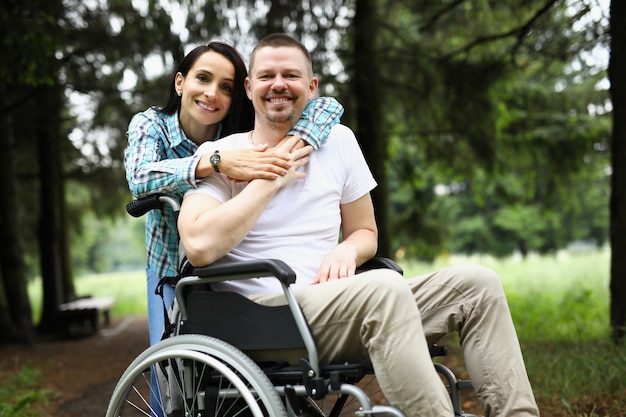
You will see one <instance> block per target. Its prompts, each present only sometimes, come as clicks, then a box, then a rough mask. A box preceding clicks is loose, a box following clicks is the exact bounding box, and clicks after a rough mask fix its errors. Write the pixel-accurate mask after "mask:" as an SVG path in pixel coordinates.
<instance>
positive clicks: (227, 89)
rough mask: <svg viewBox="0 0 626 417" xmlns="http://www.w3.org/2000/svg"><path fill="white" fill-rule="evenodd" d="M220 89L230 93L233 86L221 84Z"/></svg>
mask: <svg viewBox="0 0 626 417" xmlns="http://www.w3.org/2000/svg"><path fill="white" fill-rule="evenodd" d="M222 90H224V91H225V92H227V93H232V92H233V87H232V86H231V85H223V86H222Z"/></svg>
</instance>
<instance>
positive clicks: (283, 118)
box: [265, 107, 296, 125]
mask: <svg viewBox="0 0 626 417" xmlns="http://www.w3.org/2000/svg"><path fill="white" fill-rule="evenodd" d="M284 109H285V108H284V107H280V108H278V109H276V110H273V111H271V112H267V113H266V114H265V118H266V119H267V121H268V122H270V123H272V124H274V125H278V124H281V125H282V124H286V123H293V124H295V122H296V115H295V112H294V111H293V109H292V110H291V111H284Z"/></svg>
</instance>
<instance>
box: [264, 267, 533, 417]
mask: <svg viewBox="0 0 626 417" xmlns="http://www.w3.org/2000/svg"><path fill="white" fill-rule="evenodd" d="M295 295H296V298H297V299H298V302H299V303H300V305H301V307H302V311H303V312H304V315H305V317H306V318H307V320H308V322H309V325H310V327H311V329H312V332H313V336H314V337H315V340H316V343H317V345H318V350H319V355H320V360H321V362H322V363H336V362H341V361H360V360H364V359H367V358H369V359H370V360H371V362H372V364H373V366H374V370H375V373H376V377H377V379H378V382H379V384H380V386H381V388H382V390H383V393H384V394H385V396H386V397H387V399H388V400H389V402H390V403H391V404H394V405H396V406H397V407H399V408H400V409H402V410H403V411H404V412H405V413H406V414H407V416H409V417H417V416H428V417H431V416H446V417H450V416H452V415H453V411H452V405H451V403H450V398H449V396H448V394H447V391H446V389H445V387H444V385H443V383H442V382H441V380H440V378H439V376H438V375H437V373H436V371H435V368H434V366H433V363H432V360H431V358H430V353H429V350H428V345H429V344H432V343H435V342H437V341H438V340H439V339H440V338H441V337H443V336H444V335H446V334H448V333H451V332H459V339H460V343H461V347H462V349H463V355H464V359H465V364H466V366H467V370H468V373H469V375H470V379H471V380H472V383H473V385H474V389H475V390H476V394H477V397H478V398H479V400H480V401H481V404H482V406H483V408H484V410H485V414H486V415H487V416H538V415H539V411H538V409H537V404H536V402H535V399H534V396H533V393H532V389H531V386H530V383H529V381H528V377H527V375H526V369H525V366H524V361H523V358H522V353H521V349H520V346H519V342H518V340H517V335H516V333H515V328H514V327H513V321H512V320H511V315H510V313H509V308H508V304H507V302H506V298H505V295H504V292H503V290H502V285H501V284H500V280H499V278H498V277H497V275H496V274H495V273H493V272H492V271H491V270H489V269H487V268H484V267H480V266H473V265H470V266H456V267H450V268H445V269H443V270H440V271H437V272H434V273H432V274H427V275H422V276H419V277H414V278H409V279H404V278H403V277H402V276H401V275H399V274H397V273H395V272H393V271H390V270H374V271H369V272H365V273H363V274H359V275H357V276H354V277H351V278H345V279H341V280H337V281H331V282H328V283H325V284H320V285H313V286H311V287H307V288H299V289H296V291H295ZM252 298H254V299H255V300H256V301H258V302H261V303H263V304H268V305H270V304H271V305H276V304H283V303H284V297H283V296H268V295H262V296H255V297H252Z"/></svg>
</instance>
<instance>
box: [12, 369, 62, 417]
mask: <svg viewBox="0 0 626 417" xmlns="http://www.w3.org/2000/svg"><path fill="white" fill-rule="evenodd" d="M2 365H3V363H0V368H2ZM40 383H41V374H40V372H39V370H37V369H34V368H33V367H31V366H29V365H23V366H21V367H20V369H19V370H18V371H17V372H15V373H10V374H8V375H7V376H6V377H5V379H4V380H3V381H2V384H0V417H17V416H20V417H35V416H39V415H42V414H46V412H45V411H44V412H43V413H42V411H43V410H45V408H46V405H47V404H48V403H49V402H50V401H51V400H52V399H53V398H54V397H55V396H56V395H58V394H57V393H55V392H53V391H50V390H42V389H41V388H39V386H40Z"/></svg>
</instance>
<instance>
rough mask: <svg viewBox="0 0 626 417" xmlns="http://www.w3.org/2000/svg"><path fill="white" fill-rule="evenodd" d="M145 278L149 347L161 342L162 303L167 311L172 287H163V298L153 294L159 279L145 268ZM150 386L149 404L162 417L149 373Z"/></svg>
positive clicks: (163, 318) (152, 373)
mask: <svg viewBox="0 0 626 417" xmlns="http://www.w3.org/2000/svg"><path fill="white" fill-rule="evenodd" d="M146 277H147V282H148V332H149V335H150V346H152V345H154V344H156V343H158V342H159V340H161V337H162V336H163V330H164V329H165V316H164V311H163V303H165V306H166V307H167V309H168V310H169V308H170V306H171V305H172V303H173V302H174V296H175V292H174V287H172V286H171V285H167V284H166V285H165V286H164V287H163V298H161V296H160V295H158V294H155V290H156V288H157V286H158V285H159V277H158V276H157V275H156V273H155V272H154V271H153V270H152V269H151V268H150V267H147V268H146ZM150 378H151V386H152V387H153V388H151V389H150V404H151V405H152V409H153V410H154V412H155V413H156V416H157V417H163V412H162V409H161V408H162V407H161V405H160V404H161V401H160V400H159V397H158V396H157V394H158V390H157V389H156V387H157V383H156V382H157V381H156V374H155V373H154V372H151V377H150Z"/></svg>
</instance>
